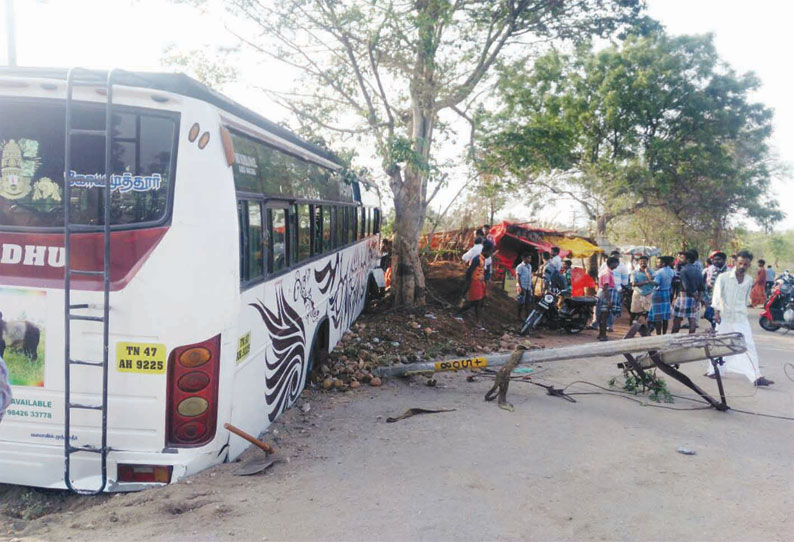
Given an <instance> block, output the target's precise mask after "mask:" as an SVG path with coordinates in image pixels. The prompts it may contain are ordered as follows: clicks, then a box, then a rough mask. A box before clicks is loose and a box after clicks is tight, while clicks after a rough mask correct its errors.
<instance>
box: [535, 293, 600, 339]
mask: <svg viewBox="0 0 794 542" xmlns="http://www.w3.org/2000/svg"><path fill="white" fill-rule="evenodd" d="M559 298H560V290H558V289H556V288H552V289H549V290H547V291H546V293H545V294H543V295H542V296H541V298H540V299H539V300H538V302H537V304H536V305H535V308H534V309H532V312H530V313H529V316H527V319H526V320H524V324H523V326H522V327H521V335H526V334H527V333H528V332H529V330H530V329H538V327H540V326H541V325H543V326H545V327H547V328H549V329H559V328H563V329H564V330H565V331H566V332H568V333H579V332H580V331H582V330H583V329H585V328H586V327H587V324H588V322H589V321H590V320H591V319H592V317H593V307H595V305H596V303H598V298H597V297H593V296H576V297H563V300H562V307H561V308H559V309H558V308H557V305H558V300H559Z"/></svg>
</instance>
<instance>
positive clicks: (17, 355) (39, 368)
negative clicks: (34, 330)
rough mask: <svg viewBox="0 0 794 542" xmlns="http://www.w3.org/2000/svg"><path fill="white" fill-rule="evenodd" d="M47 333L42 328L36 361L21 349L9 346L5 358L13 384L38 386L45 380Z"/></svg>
mask: <svg viewBox="0 0 794 542" xmlns="http://www.w3.org/2000/svg"><path fill="white" fill-rule="evenodd" d="M45 342H46V333H45V331H44V329H41V330H40V336H39V346H38V349H37V354H38V356H37V359H36V361H33V360H31V359H30V358H28V357H27V356H26V355H25V354H23V353H22V351H21V350H20V349H17V348H12V347H10V346H9V347H7V348H6V350H5V353H4V354H3V360H4V361H5V362H6V365H7V366H8V377H9V380H10V381H11V384H14V385H17V386H38V385H39V383H41V382H43V381H44V361H45V360H44V352H45V347H44V345H45Z"/></svg>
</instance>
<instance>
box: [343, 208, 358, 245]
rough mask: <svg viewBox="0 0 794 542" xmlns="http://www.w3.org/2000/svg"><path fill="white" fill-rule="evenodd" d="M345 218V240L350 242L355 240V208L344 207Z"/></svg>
mask: <svg viewBox="0 0 794 542" xmlns="http://www.w3.org/2000/svg"><path fill="white" fill-rule="evenodd" d="M345 218H346V219H347V242H348V243H352V242H353V241H355V240H356V208H355V207H345Z"/></svg>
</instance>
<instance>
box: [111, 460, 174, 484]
mask: <svg viewBox="0 0 794 542" xmlns="http://www.w3.org/2000/svg"><path fill="white" fill-rule="evenodd" d="M173 468H174V467H172V466H171V465H128V464H125V463H119V465H118V476H117V478H118V481H119V482H154V483H157V484H170V483H171V472H172V470H173Z"/></svg>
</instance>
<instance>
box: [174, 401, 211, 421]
mask: <svg viewBox="0 0 794 542" xmlns="http://www.w3.org/2000/svg"><path fill="white" fill-rule="evenodd" d="M209 406H210V404H209V403H208V402H207V400H206V399H204V398H203V397H188V398H187V399H185V400H184V401H182V402H181V403H179V404H178V405H177V407H176V411H177V412H179V414H180V415H182V416H185V417H188V418H192V417H193V416H198V415H199V414H203V413H204V412H206V410H207V409H208V408H209Z"/></svg>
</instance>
